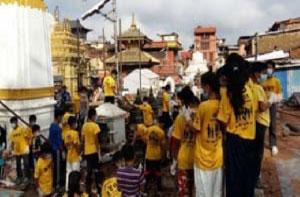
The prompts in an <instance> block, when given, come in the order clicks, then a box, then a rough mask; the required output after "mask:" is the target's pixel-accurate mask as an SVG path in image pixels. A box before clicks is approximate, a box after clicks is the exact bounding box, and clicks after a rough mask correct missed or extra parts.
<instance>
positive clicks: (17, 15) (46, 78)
mask: <svg viewBox="0 0 300 197" xmlns="http://www.w3.org/2000/svg"><path fill="white" fill-rule="evenodd" d="M49 16H50V14H49V13H48V12H47V10H46V6H45V4H44V2H43V1H42V0H26V1H20V0H0V24H1V31H0V45H1V47H0V100H1V101H3V102H4V103H5V104H6V105H7V106H8V107H10V108H11V109H12V110H13V111H15V112H16V113H17V114H18V115H20V116H21V117H22V118H23V119H25V120H27V121H28V117H29V115H31V114H36V115H37V118H38V124H40V126H41V129H42V130H43V131H47V130H48V128H49V125H50V123H51V122H52V121H53V112H54V104H55V101H54V87H53V74H52V61H51V52H50V39H49V37H50V26H51V20H50V18H51V17H49ZM10 117H12V114H11V113H9V112H8V111H7V110H5V109H4V108H3V107H2V106H1V105H0V124H1V126H3V127H6V128H7V130H8V131H9V130H10V126H9V119H10Z"/></svg>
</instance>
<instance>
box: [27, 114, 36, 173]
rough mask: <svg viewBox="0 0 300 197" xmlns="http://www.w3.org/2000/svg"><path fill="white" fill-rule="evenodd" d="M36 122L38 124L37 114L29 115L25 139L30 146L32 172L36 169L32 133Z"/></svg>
mask: <svg viewBox="0 0 300 197" xmlns="http://www.w3.org/2000/svg"><path fill="white" fill-rule="evenodd" d="M35 124H36V115H30V116H29V126H28V127H27V128H26V132H25V139H26V141H27V144H28V146H29V156H28V158H29V168H30V171H31V174H32V172H33V170H34V158H33V153H32V139H33V137H34V136H33V134H32V127H33V125H35Z"/></svg>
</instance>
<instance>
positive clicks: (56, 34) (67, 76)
mask: <svg viewBox="0 0 300 197" xmlns="http://www.w3.org/2000/svg"><path fill="white" fill-rule="evenodd" d="M78 42H79V46H80V47H79V48H78ZM78 49H79V56H78ZM85 50H86V45H85V44H84V42H83V40H82V39H80V40H79V41H78V39H77V37H75V36H74V34H72V31H71V24H70V21H69V20H68V19H64V20H63V21H62V22H60V20H59V12H58V9H56V11H55V24H54V28H53V32H52V33H51V53H52V62H53V72H54V78H55V79H60V80H55V82H56V85H62V84H64V85H66V86H67V88H68V90H69V92H70V93H71V94H72V95H74V93H75V92H76V91H77V90H78V86H82V85H88V84H89V80H88V77H87V75H88V74H87V67H88V66H87V64H88V60H87V58H86V57H85V55H84V54H85ZM78 65H79V66H78ZM60 83H62V84H60Z"/></svg>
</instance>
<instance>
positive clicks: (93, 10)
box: [81, 0, 110, 20]
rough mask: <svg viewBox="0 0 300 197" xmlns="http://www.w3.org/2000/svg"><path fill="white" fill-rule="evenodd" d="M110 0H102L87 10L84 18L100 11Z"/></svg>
mask: <svg viewBox="0 0 300 197" xmlns="http://www.w3.org/2000/svg"><path fill="white" fill-rule="evenodd" d="M108 2H110V0H100V2H99V3H97V4H96V5H94V6H93V7H92V8H91V9H89V10H88V11H86V12H85V13H84V14H83V15H82V16H81V18H82V20H85V19H86V18H88V17H90V16H92V15H94V14H95V13H99V11H100V10H101V9H102V8H103V7H104V6H105V5H106V4H107V3H108Z"/></svg>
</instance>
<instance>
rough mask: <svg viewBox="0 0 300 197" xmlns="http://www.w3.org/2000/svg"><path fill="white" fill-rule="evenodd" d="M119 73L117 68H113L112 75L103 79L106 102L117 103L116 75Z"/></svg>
mask: <svg viewBox="0 0 300 197" xmlns="http://www.w3.org/2000/svg"><path fill="white" fill-rule="evenodd" d="M117 75H118V73H117V71H116V70H112V71H111V75H108V76H106V77H105V78H104V79H103V84H102V86H103V91H104V97H105V98H104V102H106V103H108V102H109V103H112V104H114V103H115V95H116V93H117V90H116V81H115V79H116V77H117Z"/></svg>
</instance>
